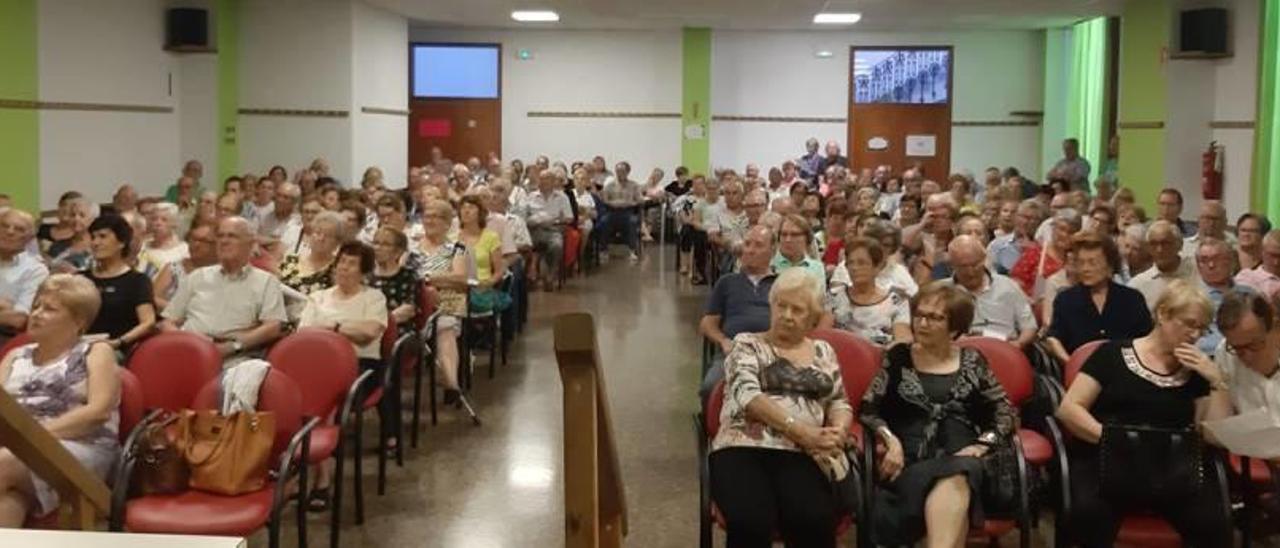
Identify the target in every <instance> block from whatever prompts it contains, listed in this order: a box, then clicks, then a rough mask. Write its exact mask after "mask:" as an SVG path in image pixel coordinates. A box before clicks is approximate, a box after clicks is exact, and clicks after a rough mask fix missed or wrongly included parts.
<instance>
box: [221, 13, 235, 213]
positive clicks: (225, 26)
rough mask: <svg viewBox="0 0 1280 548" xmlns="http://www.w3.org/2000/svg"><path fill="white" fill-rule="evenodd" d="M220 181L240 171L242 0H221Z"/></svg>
mask: <svg viewBox="0 0 1280 548" xmlns="http://www.w3.org/2000/svg"><path fill="white" fill-rule="evenodd" d="M216 17H217V20H218V125H217V131H218V135H217V136H216V139H217V143H218V181H217V185H216V186H217V187H219V188H220V186H221V184H222V181H223V180H225V179H226V178H227V177H230V176H231V175H232V174H236V173H239V172H240V124H239V120H240V0H218V13H217V15H216Z"/></svg>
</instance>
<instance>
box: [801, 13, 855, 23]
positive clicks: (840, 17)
mask: <svg viewBox="0 0 1280 548" xmlns="http://www.w3.org/2000/svg"><path fill="white" fill-rule="evenodd" d="M861 20H862V14H861V13H819V14H817V15H814V16H813V22H814V23H816V24H819V25H852V24H854V23H857V22H858V21H861Z"/></svg>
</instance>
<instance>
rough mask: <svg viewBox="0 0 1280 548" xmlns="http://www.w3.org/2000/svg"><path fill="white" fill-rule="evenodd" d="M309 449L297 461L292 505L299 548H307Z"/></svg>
mask: <svg viewBox="0 0 1280 548" xmlns="http://www.w3.org/2000/svg"><path fill="white" fill-rule="evenodd" d="M308 445H309V444H308ZM310 449H311V448H310V447H308V448H307V451H305V452H303V453H302V456H301V458H299V459H298V468H299V470H298V500H297V502H295V503H294V506H295V510H296V512H297V515H296V516H295V517H296V519H297V520H298V523H297V526H298V546H299V547H300V548H307V501H309V500H311V498H310V497H309V496H308V495H309V494H308V493H307V476H308V475H309V471H308V470H307V453H309V452H310ZM280 481H284V480H280Z"/></svg>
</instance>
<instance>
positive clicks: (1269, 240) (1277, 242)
mask: <svg viewBox="0 0 1280 548" xmlns="http://www.w3.org/2000/svg"><path fill="white" fill-rule="evenodd" d="M1236 283H1238V284H1244V285H1247V286H1250V287H1253V288H1254V289H1257V290H1258V291H1259V292H1261V293H1262V294H1263V295H1266V296H1268V297H1270V298H1275V297H1276V296H1278V295H1280V229H1276V230H1272V231H1271V232H1268V233H1267V235H1266V236H1264V237H1263V238H1262V264H1259V265H1258V267H1257V268H1251V269H1249V270H1243V271H1241V272H1240V273H1239V274H1236Z"/></svg>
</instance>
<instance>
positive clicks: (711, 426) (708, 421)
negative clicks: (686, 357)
mask: <svg viewBox="0 0 1280 548" xmlns="http://www.w3.org/2000/svg"><path fill="white" fill-rule="evenodd" d="M721 407H724V381H723V380H720V381H716V386H715V388H712V389H711V394H710V395H708V396H707V406H706V407H705V408H703V415H702V425H703V426H705V427H706V431H707V439H712V438H714V437H716V433H717V432H719V431H720V408H721Z"/></svg>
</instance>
